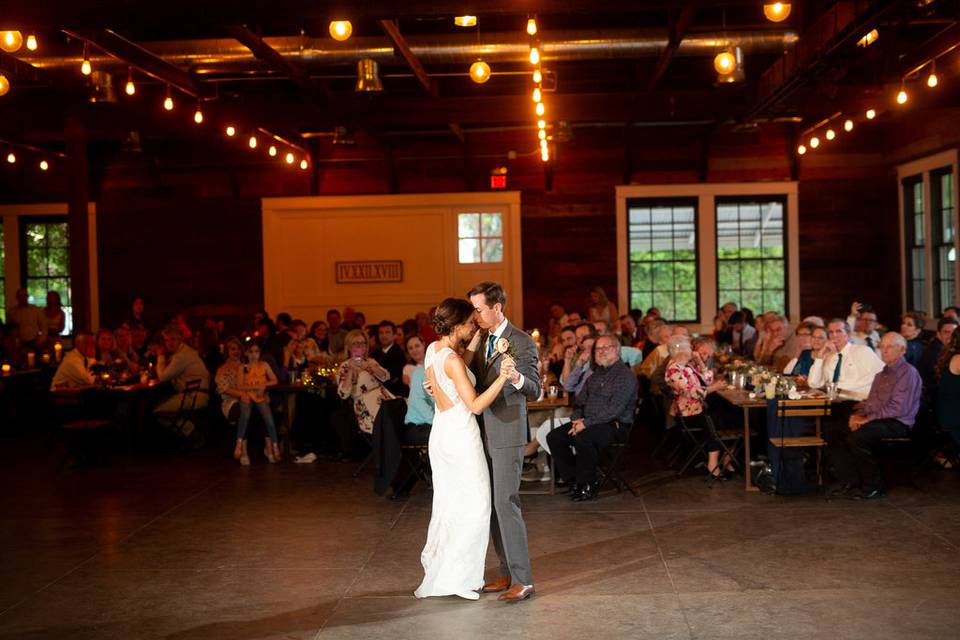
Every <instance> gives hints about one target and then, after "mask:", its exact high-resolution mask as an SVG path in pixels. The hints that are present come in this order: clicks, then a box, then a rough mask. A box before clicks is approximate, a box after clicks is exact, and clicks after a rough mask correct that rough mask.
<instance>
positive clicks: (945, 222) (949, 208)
mask: <svg viewBox="0 0 960 640" xmlns="http://www.w3.org/2000/svg"><path fill="white" fill-rule="evenodd" d="M930 196H931V197H930V199H931V200H932V202H931V203H930V204H931V210H932V212H933V238H932V239H931V240H932V244H933V245H934V251H935V252H936V253H935V254H934V256H933V311H934V313H935V314H936V315H938V316H940V315H942V314H943V309H944V307H949V306H951V305H952V304H954V301H955V299H956V298H955V296H956V283H955V282H954V278H955V277H956V266H957V248H956V246H955V245H954V241H955V238H954V235H955V233H956V232H955V230H954V228H953V215H954V211H955V208H954V207H955V205H954V202H953V167H945V168H943V169H939V170H937V171H933V172H931V173H930Z"/></svg>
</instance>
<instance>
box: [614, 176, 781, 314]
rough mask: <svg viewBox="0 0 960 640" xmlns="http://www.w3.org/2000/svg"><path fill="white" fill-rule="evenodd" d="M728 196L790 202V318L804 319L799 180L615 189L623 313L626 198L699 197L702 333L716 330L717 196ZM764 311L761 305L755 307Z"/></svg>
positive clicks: (619, 298) (619, 301)
mask: <svg viewBox="0 0 960 640" xmlns="http://www.w3.org/2000/svg"><path fill="white" fill-rule="evenodd" d="M727 196H779V197H785V198H786V200H787V210H786V212H785V215H786V219H785V222H786V234H787V235H786V238H785V241H786V243H787V291H788V306H789V308H790V321H791V322H793V323H796V322H799V321H800V260H799V256H798V253H799V249H800V243H799V239H798V238H799V233H798V229H799V208H798V205H797V183H796V182H794V181H783V182H732V183H713V184H707V183H705V184H662V185H628V186H619V187H617V291H618V296H617V305H618V306H617V308H618V309H620V310H621V313H626V312H627V311H629V310H630V304H629V299H628V294H629V288H630V282H629V273H628V266H627V258H628V256H629V249H628V242H629V239H628V237H627V201H628V200H632V199H634V198H694V197H695V198H696V199H697V246H698V250H697V264H698V269H699V274H700V275H699V282H698V283H697V286H698V289H699V293H700V309H699V312H700V324H699V326H698V330H699V331H700V332H701V333H704V332H706V333H709V332H711V331H713V317H714V315H716V313H717V309H718V307H719V304H721V303H720V301H718V300H717V247H716V242H717V240H716V215H717V214H716V199H717V198H718V197H727ZM755 311H757V312H758V313H759V312H762V311H763V310H762V309H755Z"/></svg>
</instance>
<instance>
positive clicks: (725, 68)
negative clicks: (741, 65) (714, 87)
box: [713, 51, 737, 75]
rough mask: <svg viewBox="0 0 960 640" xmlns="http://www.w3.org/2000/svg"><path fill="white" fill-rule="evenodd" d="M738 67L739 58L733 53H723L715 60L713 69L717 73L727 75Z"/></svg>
mask: <svg viewBox="0 0 960 640" xmlns="http://www.w3.org/2000/svg"><path fill="white" fill-rule="evenodd" d="M736 67H737V58H736V57H735V56H734V55H733V52H731V51H721V52H720V53H718V54H717V55H716V57H715V58H714V59H713V68H714V69H716V70H717V73H719V74H721V75H726V74H728V73H730V72H732V71H733V70H734V69H735V68H736Z"/></svg>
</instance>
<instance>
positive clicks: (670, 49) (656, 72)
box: [647, 7, 694, 91]
mask: <svg viewBox="0 0 960 640" xmlns="http://www.w3.org/2000/svg"><path fill="white" fill-rule="evenodd" d="M693 12H694V7H684V8H683V9H681V10H680V15H679V16H677V18H676V19H674V18H673V17H671V18H670V27H669V29H670V35H669V38H668V40H667V46H666V47H665V48H664V49H663V51H662V52H661V53H660V59H659V60H657V66H656V67H654V69H653V75H651V76H650V80H649V81H648V82H647V91H652V90H653V88H654V87H656V86H657V83H658V82H660V79H661V78H663V74H664V73H666V72H667V67H669V66H670V60H671V59H672V58H673V54H674V52H675V51H676V50H677V47H679V46H680V43H681V42H683V37H684V36H685V35H686V33H687V29H689V28H690V23H691V22H692V20H693Z"/></svg>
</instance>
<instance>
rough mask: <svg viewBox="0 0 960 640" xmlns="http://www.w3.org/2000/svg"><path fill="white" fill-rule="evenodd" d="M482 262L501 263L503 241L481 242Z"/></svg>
mask: <svg viewBox="0 0 960 640" xmlns="http://www.w3.org/2000/svg"><path fill="white" fill-rule="evenodd" d="M483 261H484V262H503V240H501V239H499V238H497V239H496V240H484V241H483Z"/></svg>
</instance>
